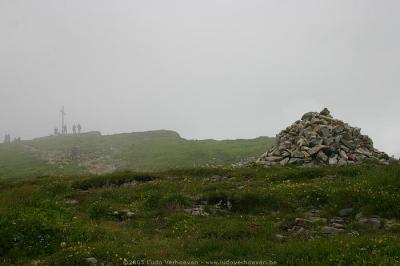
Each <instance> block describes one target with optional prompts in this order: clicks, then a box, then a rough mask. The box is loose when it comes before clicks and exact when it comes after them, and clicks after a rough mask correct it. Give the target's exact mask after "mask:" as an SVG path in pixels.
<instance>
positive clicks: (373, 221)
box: [358, 217, 382, 230]
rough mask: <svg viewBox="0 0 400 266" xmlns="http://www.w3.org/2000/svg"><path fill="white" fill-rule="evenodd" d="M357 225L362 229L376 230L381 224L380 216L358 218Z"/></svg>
mask: <svg viewBox="0 0 400 266" xmlns="http://www.w3.org/2000/svg"><path fill="white" fill-rule="evenodd" d="M358 223H359V225H360V226H361V227H362V228H364V229H370V230H378V229H379V228H381V226H382V221H381V219H380V218H377V217H372V218H360V219H359V220H358Z"/></svg>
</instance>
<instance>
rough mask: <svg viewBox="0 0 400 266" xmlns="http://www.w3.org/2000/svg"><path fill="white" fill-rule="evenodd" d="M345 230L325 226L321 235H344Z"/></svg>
mask: <svg viewBox="0 0 400 266" xmlns="http://www.w3.org/2000/svg"><path fill="white" fill-rule="evenodd" d="M343 232H344V229H338V228H335V227H331V226H324V227H322V228H321V233H323V234H338V233H343Z"/></svg>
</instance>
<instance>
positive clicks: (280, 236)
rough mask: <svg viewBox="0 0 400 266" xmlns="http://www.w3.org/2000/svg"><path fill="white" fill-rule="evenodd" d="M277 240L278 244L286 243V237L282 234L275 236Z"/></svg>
mask: <svg viewBox="0 0 400 266" xmlns="http://www.w3.org/2000/svg"><path fill="white" fill-rule="evenodd" d="M275 238H276V240H277V241H278V242H284V241H285V240H286V237H285V236H283V235H280V234H277V235H275Z"/></svg>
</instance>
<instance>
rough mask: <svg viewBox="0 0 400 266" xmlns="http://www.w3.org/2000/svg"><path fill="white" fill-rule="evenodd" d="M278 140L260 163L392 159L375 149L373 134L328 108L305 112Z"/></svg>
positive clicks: (338, 162)
mask: <svg viewBox="0 0 400 266" xmlns="http://www.w3.org/2000/svg"><path fill="white" fill-rule="evenodd" d="M276 141H277V142H276V144H275V146H274V147H272V148H271V149H270V150H268V151H267V152H266V153H264V154H263V155H262V156H261V157H260V158H259V159H258V160H257V164H260V165H264V166H274V165H302V166H326V165H347V164H354V163H360V162H363V161H366V160H376V161H379V162H381V163H385V164H386V163H388V161H389V156H388V155H387V154H386V153H384V152H381V151H379V150H377V149H375V148H374V147H373V142H372V140H371V138H369V137H368V136H366V135H362V134H361V129H360V128H356V127H351V126H350V125H349V124H347V123H345V122H343V121H341V120H338V119H334V118H333V117H332V115H331V113H330V111H329V110H328V109H327V108H325V109H324V110H322V111H321V112H319V113H318V112H309V113H306V114H304V115H303V116H302V118H301V120H298V121H296V122H295V123H294V124H292V125H291V126H289V127H287V128H286V129H285V130H283V131H281V132H280V133H279V134H278V135H277V139H276Z"/></svg>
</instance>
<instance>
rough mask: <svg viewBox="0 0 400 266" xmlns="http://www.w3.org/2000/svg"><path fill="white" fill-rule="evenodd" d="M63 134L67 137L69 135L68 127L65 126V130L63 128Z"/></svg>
mask: <svg viewBox="0 0 400 266" xmlns="http://www.w3.org/2000/svg"><path fill="white" fill-rule="evenodd" d="M63 134H65V135H67V134H68V128H67V126H64V128H63Z"/></svg>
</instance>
